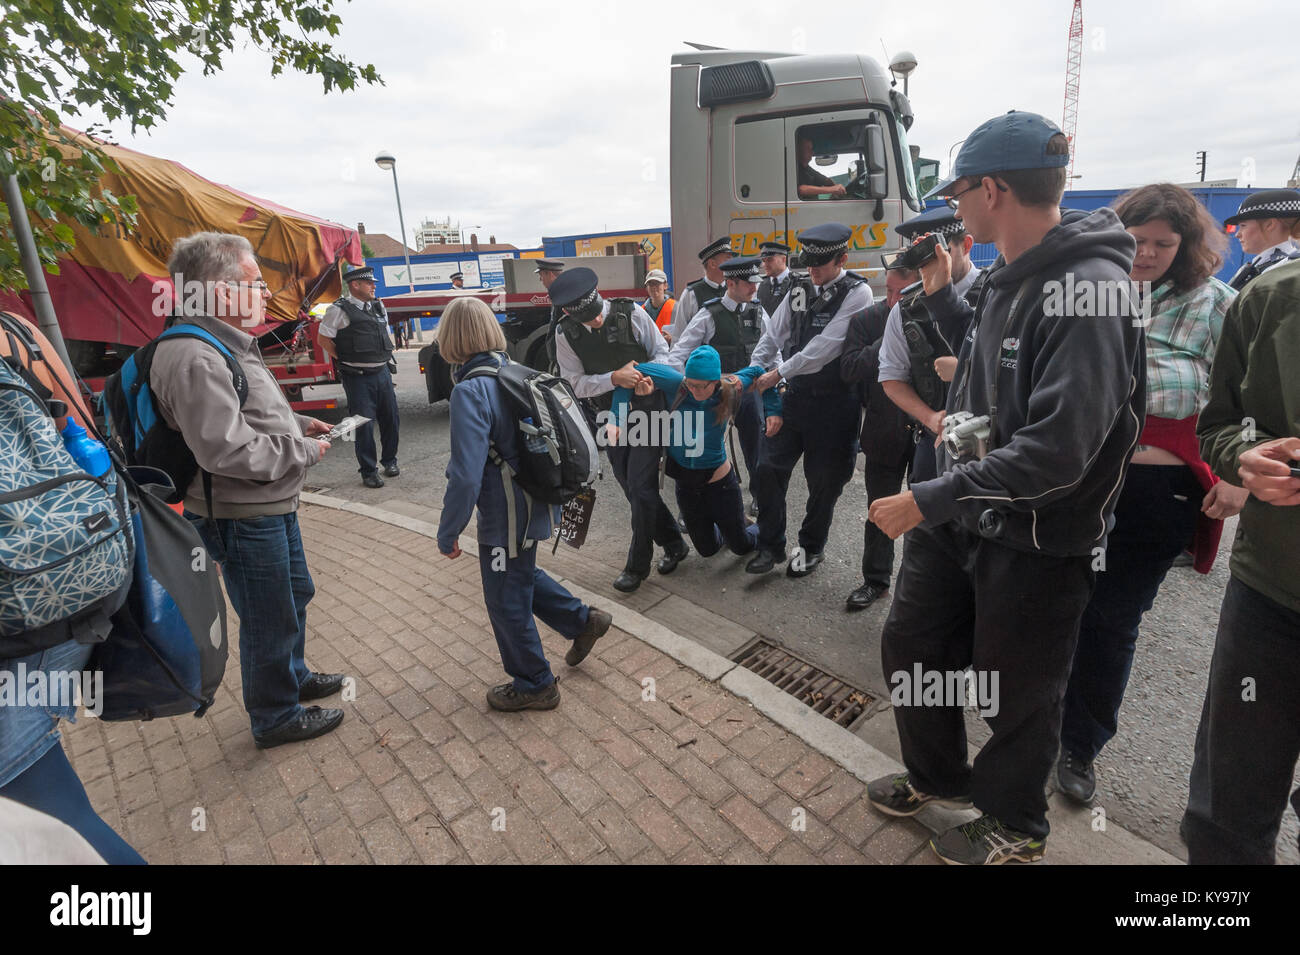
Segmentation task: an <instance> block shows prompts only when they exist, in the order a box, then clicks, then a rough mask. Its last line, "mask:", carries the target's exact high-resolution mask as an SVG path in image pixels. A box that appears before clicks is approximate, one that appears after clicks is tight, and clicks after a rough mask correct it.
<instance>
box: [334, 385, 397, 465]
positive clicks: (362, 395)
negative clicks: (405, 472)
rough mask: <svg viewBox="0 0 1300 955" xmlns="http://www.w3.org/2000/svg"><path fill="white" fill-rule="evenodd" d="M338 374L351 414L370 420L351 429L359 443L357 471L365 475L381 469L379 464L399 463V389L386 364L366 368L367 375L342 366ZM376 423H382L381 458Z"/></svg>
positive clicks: (380, 433) (354, 438) (353, 436)
mask: <svg viewBox="0 0 1300 955" xmlns="http://www.w3.org/2000/svg"><path fill="white" fill-rule="evenodd" d="M339 377H340V378H341V379H342V380H343V392H344V394H346V395H347V397H348V414H354V415H362V416H363V417H366V418H370V419H371V420H370V421H368V422H366V423H365V424H363V425H362V426H361V427H359V428H357V430H356V431H354V432H352V438H353V440H354V442H355V443H356V446H357V464H358V465H360V467H359V468H358V470H359V471H360V472H361V474H362V476H365V475H367V474H374V473H375V472H376V471H378V469H379V464H384V465H389V464H396V463H397V392H396V391H395V390H394V388H393V376H392V375H390V374H389V373H388V368H387V366H380V367H379V368H373V369H367V370H366V373H365V374H359V373H357V372H356V371H350V370H348V369H347V367H346V366H342V365H340V366H339ZM375 425H378V426H379V441H380V443H381V445H382V446H383V454H382V455H381V456H380V457H379V458H378V459H376V456H375Z"/></svg>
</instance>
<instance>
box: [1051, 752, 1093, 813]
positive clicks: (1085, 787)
mask: <svg viewBox="0 0 1300 955" xmlns="http://www.w3.org/2000/svg"><path fill="white" fill-rule="evenodd" d="M1056 784H1057V786H1059V787H1060V789H1061V792H1063V793H1065V795H1066V796H1067V797H1069V798H1070V799H1071V800H1073V801H1074V802H1077V803H1080V804H1081V805H1084V806H1086V805H1088V804H1089V803H1090V802H1092V797H1093V796H1094V795H1096V793H1097V773H1096V771H1095V770H1094V769H1093V768H1092V763H1091V762H1089V761H1087V760H1083V759H1080V758H1079V757H1078V756H1075V755H1074V754H1073V753H1071V752H1069V751H1068V750H1064V749H1063V750H1061V758H1060V761H1059V762H1057V764H1056Z"/></svg>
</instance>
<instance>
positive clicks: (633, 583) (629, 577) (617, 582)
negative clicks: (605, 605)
mask: <svg viewBox="0 0 1300 955" xmlns="http://www.w3.org/2000/svg"><path fill="white" fill-rule="evenodd" d="M643 580H645V578H644V577H642V576H641V575H640V574H634V573H632V571H630V570H625V571H623V573H621V574H619V575H618V576H617V577H615V578H614V589H615V590H617V591H619V592H620V593H625V594H630V593H631V592H632V591H634V590H636V589H637V588H638V587H640V586H641V581H643Z"/></svg>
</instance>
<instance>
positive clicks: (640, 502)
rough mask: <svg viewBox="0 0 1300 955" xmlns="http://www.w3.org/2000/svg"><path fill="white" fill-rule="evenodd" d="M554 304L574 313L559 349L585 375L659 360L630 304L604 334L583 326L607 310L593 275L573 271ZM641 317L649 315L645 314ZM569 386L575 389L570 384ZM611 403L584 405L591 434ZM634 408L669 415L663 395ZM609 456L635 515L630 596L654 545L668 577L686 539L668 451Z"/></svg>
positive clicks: (619, 450) (559, 284) (613, 450)
mask: <svg viewBox="0 0 1300 955" xmlns="http://www.w3.org/2000/svg"><path fill="white" fill-rule="evenodd" d="M551 300H552V301H553V302H555V304H556V306H557V307H560V308H568V309H570V311H571V312H572V313H573V314H570V315H566V316H565V317H564V318H563V319H562V320H561V321H560V324H559V328H558V330H557V332H556V340H557V346H558V342H559V340H560V338H561V337H562V338H563V340H564V342H565V343H566V344H567V345H568V348H569V350H570V351H572V353H573V355H574V356H575V357H576V358H577V360H578V362H579V363H580V364H581V365H582V371H583V373H584V374H588V375H603V374H608V373H610V372H613V371H617V370H618V369H619V368H622V367H623V366H624V365H626V364H627V363H628V362H629V361H631V362H638V363H640V362H644V361H651V360H653V359H654V358H655V353H653V352H647V350H646V346H645V345H644V343H643V342H642V341H641V340H640V338H639V337H638V336H637V333H636V326H635V323H634V320H633V319H634V315H635V314H636V312H638V311H640V309H638V308H637V306H636V304H635V303H634V302H633V301H632V300H631V299H613V300H611V301H610V302H609V305H608V307H609V314H608V315H606V317H605V322H604V324H603V325H602V326H601V327H600V328H598V329H595V330H592V329H588V328H586V327H585V326H584V325H583V323H582V318H583V317H584V316H586V317H587V320H588V321H591V320H592V319H594V318H595V316H596V315H598V314H600V312H601V310H602V309H603V308H604V305H605V303H604V302H603V301H602V300H601V298H600V295H599V293H597V291H596V273H595V272H593V271H592V270H591V269H585V268H579V269H573V270H571V271H568V272H565V273H564V274H563V275H561V276H560V277H559V278H557V279H556V280H555V282H554V283H552V285H551ZM641 314H642V315H643V316H644V315H645V313H644V312H641ZM645 320H646V321H647V322H648V321H649V317H648V316H646V317H645ZM651 325H652V330H653V331H654V335H655V340H656V343H657V344H659V345H662V344H663V338H662V337H661V336H660V335H659V331H658V329H654V328H653V323H651ZM665 348H666V346H665ZM570 383H571V384H573V383H574V382H573V381H572V379H570ZM575 387H576V386H575ZM613 401H614V392H613V389H611V390H609V391H607V392H604V393H602V394H599V395H596V396H594V397H589V398H586V399H584V401H583V408H584V410H585V411H586V413H587V420H588V423H589V424H590V425H591V427H592V430H593V433H594V432H595V430H596V428H597V414H598V413H599V412H600V411H609V410H610V408H611V407H612V405H613ZM630 406H631V410H634V411H658V410H665V406H664V396H663V392H660V391H657V390H656V391H654V392H652V393H651V394H649V395H644V396H642V395H633V396H632V399H631V405H630ZM605 450H606V453H607V454H608V455H609V463H610V468H611V469H612V470H613V472H614V478H615V480H617V481H618V483H619V486H620V487H621V488H622V489H623V493H624V494H625V495H626V497H627V501H628V504H629V505H630V507H631V509H632V540H631V542H630V544H629V546H628V553H627V563H626V564H625V565H624V572H623V575H622V576H620V578H619V579H618V580H616V581H615V586H616V587H617V588H618V589H619V590H624V591H631V590H635V589H636V587H637V586H638V585H639V584H640V582H641V580H644V579H645V578H646V577H648V576H649V575H650V562H651V558H653V556H654V545H655V544H659V545H660V546H661V547H663V548H664V550H665V552H666V554H665V557H664V559H663V561H661V562H660V571H661V572H666V571H665V569H664V568H665V567H667V570H672V569H673V568H675V567H676V566H677V563H678V562H679V561H680V560H681V559H682V558H683V557H684V556H685V555H686V553H687V552H688V550H689V548H688V547H687V545H686V542H685V540H683V539H682V533H681V530H680V529H679V528H678V526H677V521H676V520H675V519H674V518H673V516H672V514H671V513H670V512H669V510H668V507H667V506H666V505H665V504H664V502H663V498H662V497H660V494H659V459H660V456H661V455H662V454H663V451H664V449H663V448H662V447H659V446H653V447H628V446H627V445H626V444H622V443H620V444H619V445H618V446H617V447H607V448H606V449H605Z"/></svg>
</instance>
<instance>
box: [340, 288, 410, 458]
mask: <svg viewBox="0 0 1300 955" xmlns="http://www.w3.org/2000/svg"><path fill="white" fill-rule="evenodd" d="M349 274H351V273H349ZM334 306H335V307H336V308H339V309H341V310H342V312H343V314H344V315H346V316H347V318H348V324H347V325H345V326H344V327H342V328H340V329H339V330H338V332H337V333H336V334H335V336H334V345H335V348H336V349H337V353H338V361H337V365H338V370H339V377H340V378H341V379H342V382H343V392H344V394H346V395H347V399H348V412H349V413H350V414H354V415H361V416H363V417H366V418H370V419H371V420H372V421H373V422H374V423H375V424H376V425H378V426H379V441H380V444H381V446H382V448H383V451H382V454H380V455H379V458H378V460H376V455H375V434H374V428H373V427H372V426H371V423H370V422H367V423H365V424H363V425H362V426H361V427H359V428H357V430H356V431H355V432H354V433H353V434H354V441H353V443H354V444H356V451H357V464H358V465H359V467H358V470H359V471H360V472H361V474H362V476H363V477H366V476H369V475H373V474H375V473H376V472H377V470H378V465H379V464H383V465H384V467H385V469H388V470H393V469H396V467H397V438H398V417H397V392H396V389H395V387H394V384H393V376H392V374H391V373H390V371H389V367H390V363H391V362H392V360H393V342H392V339H391V338H389V337H388V315H387V313H386V312H385V310H384V305H383V303H382V302H380V301H379V300H378V299H374V300H373V301H370V302H367V303H366V304H365V306H364V307H362V306H358V305H357V304H356V302H354V301H353V300H352V299H350V298H346V297H345V298H340V299H339V300H338V301H336V302H335V303H334ZM360 365H370V366H372V367H359V366H360Z"/></svg>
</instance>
